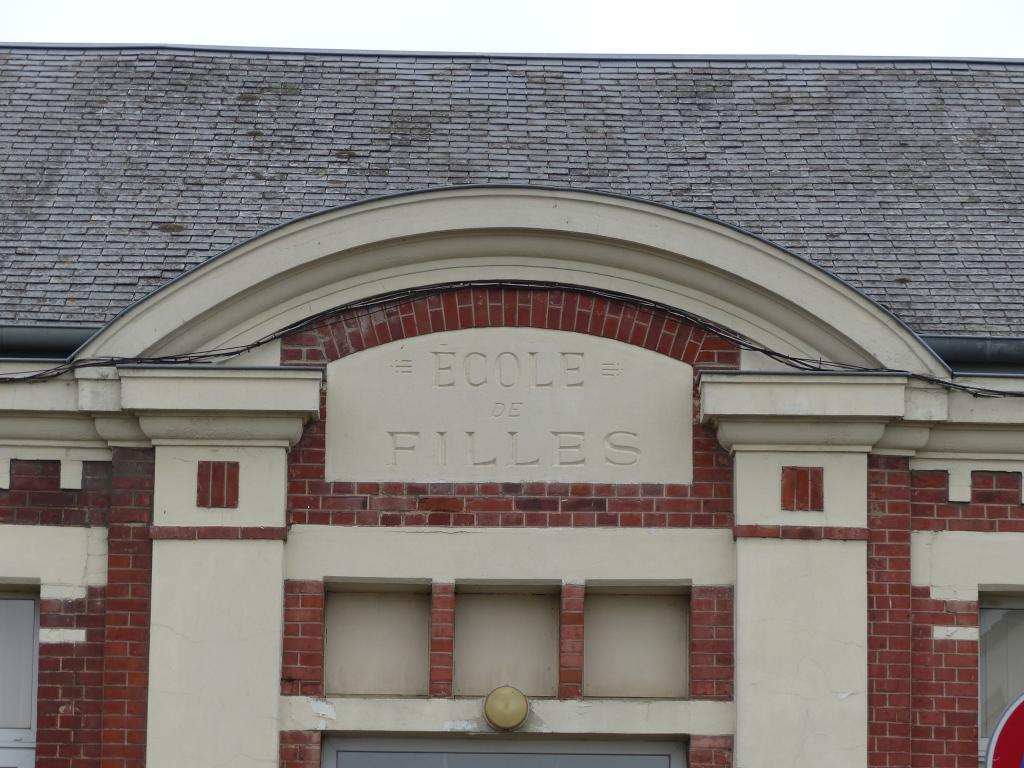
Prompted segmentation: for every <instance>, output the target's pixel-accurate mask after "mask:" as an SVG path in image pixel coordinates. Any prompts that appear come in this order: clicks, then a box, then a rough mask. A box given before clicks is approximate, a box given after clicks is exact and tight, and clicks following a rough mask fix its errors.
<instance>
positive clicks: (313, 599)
mask: <svg viewBox="0 0 1024 768" xmlns="http://www.w3.org/2000/svg"><path fill="white" fill-rule="evenodd" d="M282 649H283V658H282V665H281V693H282V694H284V695H286V696H290V695H304V696H323V695H324V585H323V582H322V581H297V580H296V581H291V580H290V581H286V582H285V583H284V642H283V644H282Z"/></svg>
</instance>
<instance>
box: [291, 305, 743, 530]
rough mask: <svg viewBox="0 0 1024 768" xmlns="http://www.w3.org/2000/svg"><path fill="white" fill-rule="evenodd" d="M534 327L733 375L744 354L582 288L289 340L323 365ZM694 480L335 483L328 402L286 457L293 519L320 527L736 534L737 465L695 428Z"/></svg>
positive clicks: (418, 310)
mask: <svg viewBox="0 0 1024 768" xmlns="http://www.w3.org/2000/svg"><path fill="white" fill-rule="evenodd" d="M490 327H532V328H547V329H553V330H564V331H573V332H576V333H586V334H590V335H595V336H602V337H604V338H609V339H616V340H618V341H623V342H626V343H629V344H634V345H636V346H640V347H643V348H644V349H649V350H652V351H655V352H658V353H659V354H663V355H667V356H669V357H672V358H673V359H676V360H681V361H683V362H685V363H688V364H690V365H692V366H694V368H695V369H696V370H698V371H702V370H723V369H726V370H728V369H735V368H736V367H737V366H738V365H739V350H738V349H737V348H736V347H735V345H733V344H732V343H731V342H726V341H723V340H722V339H720V338H718V337H716V336H713V335H710V334H708V333H705V332H704V331H703V330H701V329H700V328H697V327H696V326H693V325H690V324H689V323H685V322H682V321H680V320H678V319H676V318H673V317H671V316H669V315H668V314H667V313H665V312H662V311H659V310H652V309H649V308H645V307H639V306H635V305H631V304H628V303H626V302H622V301H614V300H610V299H606V298H603V297H598V296H594V295H592V294H588V293H586V292H582V291H569V290H555V289H552V290H529V289H515V288H462V289H455V290H448V291H439V292H438V293H436V294H431V295H429V296H426V297H423V298H419V299H414V300H405V301H396V302H394V303H392V304H388V305H386V306H383V307H380V308H377V309H374V310H373V311H372V312H369V313H368V314H367V313H363V314H357V313H355V312H353V313H350V314H343V315H340V316H338V317H335V318H332V319H330V320H327V321H324V322H322V323H320V324H319V325H318V326H316V327H314V328H312V329H310V330H306V331H303V332H301V333H296V334H293V335H291V336H288V337H286V338H285V339H283V341H282V347H281V359H282V363H283V364H285V365H287V364H304V365H305V364H310V363H317V364H320V363H325V362H330V361H332V360H337V359H339V358H341V357H344V356H346V355H350V354H352V353H354V352H358V351H360V350H362V349H367V348H370V347H374V346H377V345H379V344H385V343H387V342H389V341H394V340H398V339H403V338H409V337H413V336H417V335H421V334H427V333H435V332H439V331H451V330H459V329H463V328H490ZM698 410H699V409H698V403H697V402H696V401H695V402H694V422H695V423H694V441H693V465H694V470H693V482H692V483H690V484H645V485H635V484H620V485H609V484H595V483H574V484H568V483H500V484H499V483H429V484H428V483H369V482H367V483H359V482H355V483H332V482H326V481H325V479H324V429H325V423H326V421H325V419H326V397H324V398H322V399H321V404H320V420H319V421H316V422H313V423H311V424H310V425H308V427H307V429H306V432H305V434H304V435H303V438H302V440H301V441H300V443H299V444H298V446H296V448H295V449H294V450H293V451H292V452H291V453H290V454H289V467H288V471H289V475H288V477H289V484H288V518H289V522H290V523H292V524H295V523H299V524H313V525H393V526H396V525H437V526H503V527H509V526H514V527H523V526H526V527H555V526H613V527H618V526H622V527H641V526H642V527H681V528H689V527H700V528H709V527H723V528H724V527H729V526H731V525H732V460H731V458H730V456H729V455H728V453H727V452H726V451H724V450H723V449H722V448H721V447H720V446H719V445H718V442H717V441H716V440H715V437H714V435H713V434H712V433H711V431H709V430H708V429H706V428H705V427H704V425H702V424H700V423H699V422H698V420H697V414H698Z"/></svg>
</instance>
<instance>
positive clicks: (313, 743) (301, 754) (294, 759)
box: [279, 731, 320, 768]
mask: <svg viewBox="0 0 1024 768" xmlns="http://www.w3.org/2000/svg"><path fill="white" fill-rule="evenodd" d="M280 751H281V760H280V763H279V768H320V732H319V731H282V732H281V744H280Z"/></svg>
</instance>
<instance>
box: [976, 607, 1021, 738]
mask: <svg viewBox="0 0 1024 768" xmlns="http://www.w3.org/2000/svg"><path fill="white" fill-rule="evenodd" d="M980 688H981V724H980V725H981V734H980V736H981V737H982V738H988V737H989V736H991V735H992V731H993V729H995V727H996V724H997V723H998V722H999V716H1000V715H1001V714H1002V713H1003V710H1004V709H1006V707H1007V706H1008V705H1009V704H1010V702H1011V701H1013V700H1014V699H1015V698H1016V697H1017V696H1019V695H1020V694H1021V692H1024V609H1002V608H982V610H981V680H980Z"/></svg>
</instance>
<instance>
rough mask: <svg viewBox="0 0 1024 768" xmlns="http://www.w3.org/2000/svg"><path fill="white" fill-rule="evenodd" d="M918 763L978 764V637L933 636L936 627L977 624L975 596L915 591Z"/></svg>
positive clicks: (942, 767) (936, 767)
mask: <svg viewBox="0 0 1024 768" xmlns="http://www.w3.org/2000/svg"><path fill="white" fill-rule="evenodd" d="M913 608H914V628H913V633H914V634H913V646H912V650H913V658H914V670H913V697H912V702H911V706H912V709H913V721H912V723H911V750H912V751H913V755H914V759H913V762H912V765H913V766H914V768H974V767H975V766H977V764H978V641H977V640H955V639H935V637H934V627H977V626H978V603H977V602H975V601H970V602H969V601H953V600H934V599H932V598H931V597H930V596H929V590H928V588H927V587H915V588H914V591H913Z"/></svg>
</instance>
